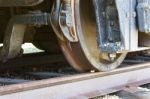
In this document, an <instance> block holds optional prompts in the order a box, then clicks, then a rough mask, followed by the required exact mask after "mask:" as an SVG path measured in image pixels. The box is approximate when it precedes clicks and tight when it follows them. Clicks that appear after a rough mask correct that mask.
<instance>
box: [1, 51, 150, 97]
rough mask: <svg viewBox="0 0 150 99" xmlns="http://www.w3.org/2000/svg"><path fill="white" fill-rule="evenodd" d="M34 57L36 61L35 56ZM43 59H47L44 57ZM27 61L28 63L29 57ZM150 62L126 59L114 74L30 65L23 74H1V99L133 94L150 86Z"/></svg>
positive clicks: (145, 59) (14, 72)
mask: <svg viewBox="0 0 150 99" xmlns="http://www.w3.org/2000/svg"><path fill="white" fill-rule="evenodd" d="M54 56H55V57H56V55H54ZM26 57H27V56H26ZM33 57H34V58H35V56H34V55H33V56H32V58H33ZM43 57H46V56H44V54H43ZM36 58H37V57H36ZM51 58H52V57H50V59H51ZM24 59H25V60H28V59H29V56H28V58H27V59H26V58H24ZM22 60H23V59H22ZM25 60H24V62H25V63H27V65H29V64H28V62H27V61H25ZM149 60H150V58H149V57H147V56H139V57H136V59H132V58H130V59H126V60H125V61H124V63H123V64H122V66H121V67H120V68H118V69H116V70H114V71H110V72H94V71H92V70H91V72H87V73H79V72H76V71H75V70H74V69H72V68H69V67H67V66H66V67H61V66H58V67H57V69H56V67H55V66H54V68H55V69H53V70H51V69H52V66H50V68H47V66H42V70H41V68H39V66H37V67H38V68H37V69H36V70H35V69H33V68H35V66H34V67H32V66H29V67H28V68H27V69H25V68H24V69H22V70H21V71H20V70H12V71H8V72H1V73H0V99H10V98H13V99H31V98H32V99H88V98H94V97H97V96H103V95H107V94H111V93H115V92H129V93H133V92H135V91H136V90H137V91H138V87H139V86H142V85H146V84H149V83H150V76H149V75H150V62H148V61H149ZM19 61H20V60H19ZM61 61H62V60H61ZM61 61H60V60H59V61H58V60H57V61H53V62H54V63H57V62H58V63H59V62H61ZM22 62H23V61H22ZM53 62H52V61H51V62H50V63H53ZM145 62H147V63H145ZM29 63H30V62H29ZM40 63H41V62H40ZM44 63H45V64H47V65H48V64H49V65H50V63H47V62H45V61H44ZM44 63H43V64H44ZM17 65H18V64H17ZM24 65H25V64H24ZM40 65H41V64H40ZM53 65H54V64H53ZM43 68H44V69H43ZM16 71H19V72H16Z"/></svg>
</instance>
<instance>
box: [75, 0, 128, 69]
mask: <svg viewBox="0 0 150 99" xmlns="http://www.w3.org/2000/svg"><path fill="white" fill-rule="evenodd" d="M74 6H75V7H74V8H75V10H74V13H75V26H76V30H77V34H78V37H79V42H80V44H81V48H82V50H83V52H84V54H85V56H86V58H87V60H88V61H89V63H91V64H92V66H93V67H94V68H96V69H97V70H99V71H109V70H112V69H115V68H116V67H118V66H119V65H120V64H121V63H122V61H123V60H124V58H125V57H126V54H127V52H124V53H121V54H117V56H116V58H115V60H113V61H110V60H107V59H105V56H107V55H105V54H104V53H103V52H101V51H100V49H99V48H98V44H97V37H96V36H97V34H96V19H95V14H94V9H93V8H94V7H93V3H92V0H74ZM103 54H104V55H103Z"/></svg>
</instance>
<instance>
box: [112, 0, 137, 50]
mask: <svg viewBox="0 0 150 99" xmlns="http://www.w3.org/2000/svg"><path fill="white" fill-rule="evenodd" d="M115 2H116V7H117V10H118V16H119V24H120V31H121V38H122V42H123V47H124V48H123V50H125V51H136V50H137V49H138V28H137V20H136V16H137V15H136V5H137V1H136V0H126V1H124V0H115Z"/></svg>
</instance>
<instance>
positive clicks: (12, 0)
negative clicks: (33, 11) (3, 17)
mask: <svg viewBox="0 0 150 99" xmlns="http://www.w3.org/2000/svg"><path fill="white" fill-rule="evenodd" d="M43 1H44V0H0V7H18V6H35V5H38V4H40V3H42V2H43Z"/></svg>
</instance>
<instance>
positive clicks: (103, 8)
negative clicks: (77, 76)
mask: <svg viewBox="0 0 150 99" xmlns="http://www.w3.org/2000/svg"><path fill="white" fill-rule="evenodd" d="M0 14H1V16H0V20H1V21H0V24H1V25H2V26H1V27H0V32H1V33H0V34H1V35H0V41H1V43H3V47H2V48H1V50H0V60H1V61H7V60H9V59H12V58H15V57H17V56H19V55H20V53H21V52H22V49H21V45H22V44H23V43H24V42H32V43H33V44H34V45H35V46H37V47H38V48H41V49H44V50H45V51H47V52H49V53H59V52H60V50H59V47H60V49H61V50H62V52H63V53H64V55H65V56H66V58H67V60H68V61H69V63H70V64H71V65H72V66H73V67H74V68H76V69H77V70H79V71H88V70H91V69H95V70H99V71H109V70H112V69H115V68H116V67H118V66H119V65H120V64H121V63H122V62H123V60H124V59H125V57H126V55H127V53H129V52H136V51H144V50H149V49H150V23H149V20H150V1H149V0H0Z"/></svg>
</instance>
